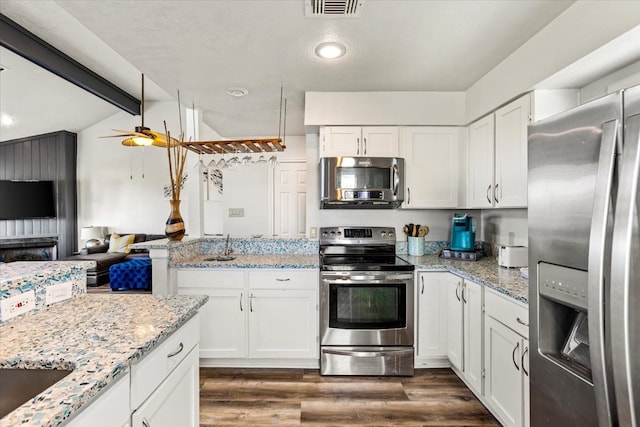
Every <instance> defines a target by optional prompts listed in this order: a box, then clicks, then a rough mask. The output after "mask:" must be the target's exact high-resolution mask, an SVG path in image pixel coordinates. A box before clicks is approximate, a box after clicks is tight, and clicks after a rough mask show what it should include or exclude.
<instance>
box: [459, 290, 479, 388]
mask: <svg viewBox="0 0 640 427" xmlns="http://www.w3.org/2000/svg"><path fill="white" fill-rule="evenodd" d="M483 289H484V287H482V286H481V285H479V284H477V283H475V282H472V281H470V280H468V279H465V280H464V283H463V287H462V302H463V307H464V320H463V337H464V346H463V354H464V379H465V382H466V383H467V385H469V387H471V389H472V390H473V391H475V392H476V394H480V395H482V394H483V392H484V381H483V380H484V378H483V372H482V371H483V367H484V364H483V356H484V354H483V351H482V343H483V339H482V326H483V322H484V319H483V303H484V298H483V295H484V292H483Z"/></svg>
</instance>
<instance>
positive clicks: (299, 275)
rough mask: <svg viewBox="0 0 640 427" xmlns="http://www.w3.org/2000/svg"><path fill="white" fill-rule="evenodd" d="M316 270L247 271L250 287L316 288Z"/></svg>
mask: <svg viewBox="0 0 640 427" xmlns="http://www.w3.org/2000/svg"><path fill="white" fill-rule="evenodd" d="M318 280H319V279H318V270H315V269H310V270H300V269H277V270H264V271H250V272H249V287H250V288H251V289H281V288H282V289H317V288H318Z"/></svg>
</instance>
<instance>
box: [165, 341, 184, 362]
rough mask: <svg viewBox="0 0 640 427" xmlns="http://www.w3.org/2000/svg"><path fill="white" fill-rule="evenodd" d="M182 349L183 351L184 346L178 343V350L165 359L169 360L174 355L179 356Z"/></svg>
mask: <svg viewBox="0 0 640 427" xmlns="http://www.w3.org/2000/svg"><path fill="white" fill-rule="evenodd" d="M183 349H184V345H183V344H182V343H180V345H179V346H178V349H177V350H176V351H174V352H171V353H169V354H167V359H168V358H170V357H173V356H176V355H178V354H180V353H181V352H182V350H183Z"/></svg>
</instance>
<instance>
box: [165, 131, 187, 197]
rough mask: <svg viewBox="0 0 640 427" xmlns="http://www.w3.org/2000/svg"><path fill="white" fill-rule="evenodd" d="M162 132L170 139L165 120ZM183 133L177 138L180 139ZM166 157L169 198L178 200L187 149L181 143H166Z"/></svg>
mask: <svg viewBox="0 0 640 427" xmlns="http://www.w3.org/2000/svg"><path fill="white" fill-rule="evenodd" d="M164 132H165V134H166V137H167V141H171V135H170V133H169V129H167V122H166V121H165V122H164ZM182 139H183V135H180V138H179V140H180V141H182ZM167 158H168V160H169V178H171V200H180V191H181V190H182V185H181V184H182V180H183V175H184V165H185V163H186V161H187V149H186V148H184V147H183V146H182V145H181V144H179V143H178V144H167Z"/></svg>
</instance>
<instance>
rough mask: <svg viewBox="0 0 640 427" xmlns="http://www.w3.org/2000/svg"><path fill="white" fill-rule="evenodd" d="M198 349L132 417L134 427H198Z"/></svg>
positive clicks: (195, 349) (188, 356)
mask: <svg viewBox="0 0 640 427" xmlns="http://www.w3.org/2000/svg"><path fill="white" fill-rule="evenodd" d="M199 390H200V387H199V363H198V346H195V347H193V348H192V349H191V351H190V352H189V354H188V355H187V356H186V357H185V358H184V359H183V360H182V362H180V363H179V364H178V366H177V367H176V368H175V369H174V370H173V372H171V374H169V376H168V377H167V378H166V379H165V380H164V381H163V382H162V383H161V384H160V386H159V387H158V388H157V389H156V390H155V391H154V392H153V393H151V395H150V396H149V397H148V398H147V400H145V401H144V403H143V404H142V405H140V407H139V408H138V409H137V410H136V411H135V412H134V413H133V415H132V416H131V427H175V426H184V427H196V426H198V425H200V424H199V423H200V420H199V414H200V411H199V408H200V398H199Z"/></svg>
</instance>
